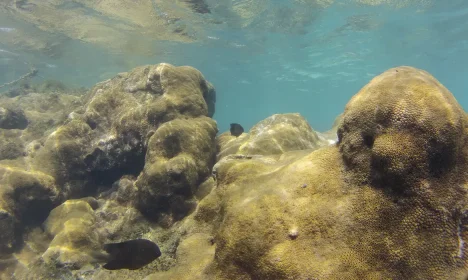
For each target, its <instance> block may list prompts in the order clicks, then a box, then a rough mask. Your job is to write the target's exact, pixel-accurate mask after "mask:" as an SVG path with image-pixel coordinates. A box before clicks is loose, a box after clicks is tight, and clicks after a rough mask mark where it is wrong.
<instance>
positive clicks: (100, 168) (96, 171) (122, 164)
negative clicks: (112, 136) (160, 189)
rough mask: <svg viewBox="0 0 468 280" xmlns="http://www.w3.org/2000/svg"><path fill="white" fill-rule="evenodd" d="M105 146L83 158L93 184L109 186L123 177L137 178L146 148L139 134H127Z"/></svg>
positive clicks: (142, 164) (141, 168)
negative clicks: (132, 176) (131, 176)
mask: <svg viewBox="0 0 468 280" xmlns="http://www.w3.org/2000/svg"><path fill="white" fill-rule="evenodd" d="M106 146H107V147H103V148H102V149H101V148H95V149H94V151H93V152H92V153H90V154H88V155H87V156H86V157H85V158H84V163H85V165H86V166H87V168H88V172H89V175H90V177H91V180H92V181H93V182H94V183H95V184H97V185H108V186H110V185H112V183H114V182H115V181H117V180H118V179H120V178H121V177H122V176H123V175H134V176H138V175H139V174H140V172H141V171H142V170H143V167H144V165H145V154H146V146H145V145H143V143H142V137H141V136H140V135H139V134H135V133H127V134H125V135H123V136H121V137H120V138H119V139H118V140H115V142H113V143H107V145H106Z"/></svg>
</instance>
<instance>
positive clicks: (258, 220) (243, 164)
mask: <svg viewBox="0 0 468 280" xmlns="http://www.w3.org/2000/svg"><path fill="white" fill-rule="evenodd" d="M466 120H467V119H466V114H465V112H464V111H463V110H462V109H461V108H460V106H459V105H458V103H457V102H456V101H455V99H454V98H453V96H452V94H451V93H450V92H449V91H448V90H447V89H446V88H445V87H443V86H442V85H441V84H440V83H439V82H438V81H437V80H436V79H435V78H434V77H432V76H431V75H430V74H428V73H427V72H424V71H422V70H419V69H415V68H411V67H398V68H394V69H390V70H388V71H386V72H385V73H383V74H381V75H379V76H377V77H376V78H374V79H373V80H372V81H371V82H370V83H369V84H368V85H366V86H365V87H364V88H363V89H362V90H361V91H360V92H359V93H358V94H356V95H355V96H354V97H353V98H352V100H351V101H350V102H349V103H348V105H347V106H346V109H345V111H344V114H343V116H342V118H340V119H339V120H338V122H337V129H338V137H339V141H338V142H337V143H336V144H335V145H330V146H326V147H322V148H319V149H316V150H314V151H310V150H299V151H290V152H284V153H280V154H275V153H274V152H273V153H270V154H268V153H264V154H262V155H246V154H244V155H234V153H233V155H229V156H225V157H223V158H222V159H221V160H220V161H219V162H217V164H216V165H215V167H214V171H215V174H216V188H215V189H214V190H213V191H212V192H211V193H210V194H209V195H207V196H206V197H205V198H204V199H203V200H202V201H201V202H200V203H199V206H198V209H197V211H196V212H195V213H194V215H193V219H194V220H195V221H196V224H198V225H204V224H209V225H210V226H211V228H210V227H209V226H204V228H205V230H206V231H207V232H208V233H209V234H211V235H212V236H214V237H213V242H212V243H213V244H214V245H211V244H210V243H207V242H205V243H202V242H200V244H205V246H204V248H205V250H208V249H209V248H211V246H215V247H216V248H215V250H214V251H212V254H211V256H210V259H211V261H212V263H211V264H210V265H206V266H204V267H202V268H200V267H196V266H195V264H196V263H198V262H197V260H196V258H195V257H193V258H192V259H191V261H188V260H187V259H190V256H186V259H184V258H183V257H181V259H180V260H178V261H180V262H182V263H187V262H189V263H192V266H191V267H190V268H187V269H195V268H196V269H198V270H197V272H198V275H201V276H198V278H196V279H462V276H463V275H464V274H465V273H466V272H467V267H468V263H467V258H466V253H467V248H466V245H465V240H466V238H467V236H468V235H467V234H468V232H467V230H466V229H467V219H466V217H465V216H466V211H467V190H468V189H467V173H466V165H465V164H466V163H465V159H466V136H467V134H466V124H467V122H466ZM222 137H227V136H225V135H224V136H220V138H219V139H220V140H222ZM241 137H243V136H239V138H241ZM244 137H247V136H244ZM218 143H219V144H220V146H221V149H220V150H221V151H223V150H224V149H226V148H228V147H229V145H230V143H229V142H228V141H218ZM223 144H224V145H223ZM223 148H224V149H223ZM189 236H190V235H189ZM171 271H172V272H173V274H171V275H170V276H167V274H168V273H170V272H171ZM161 278H162V279H176V278H177V279H194V278H190V277H187V276H184V275H183V273H180V272H179V271H178V270H177V269H174V270H169V271H168V272H164V273H156V274H153V275H152V276H149V277H147V278H146V279H161Z"/></svg>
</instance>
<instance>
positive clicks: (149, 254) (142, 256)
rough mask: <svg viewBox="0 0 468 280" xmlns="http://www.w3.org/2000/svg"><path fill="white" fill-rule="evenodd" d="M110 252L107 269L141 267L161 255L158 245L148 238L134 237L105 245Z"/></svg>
mask: <svg viewBox="0 0 468 280" xmlns="http://www.w3.org/2000/svg"><path fill="white" fill-rule="evenodd" d="M104 250H105V251H106V252H107V253H108V254H109V259H110V260H109V262H108V263H106V264H105V265H103V267H104V268H105V269H108V270H116V269H131V270H135V269H139V268H142V267H143V266H145V265H147V264H149V263H150V262H152V261H154V260H155V259H157V258H159V257H160V256H161V251H160V250H159V247H158V245H156V244H155V243H154V242H151V241H149V240H146V239H134V240H129V241H124V242H120V243H110V244H105V245H104Z"/></svg>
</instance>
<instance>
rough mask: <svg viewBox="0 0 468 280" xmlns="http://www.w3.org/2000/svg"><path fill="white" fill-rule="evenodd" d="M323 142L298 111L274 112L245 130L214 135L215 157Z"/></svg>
mask: <svg viewBox="0 0 468 280" xmlns="http://www.w3.org/2000/svg"><path fill="white" fill-rule="evenodd" d="M326 144H327V141H325V139H322V138H320V137H319V136H318V135H317V133H316V132H315V131H314V130H313V129H312V128H311V127H310V125H309V124H308V123H307V121H306V120H305V119H304V117H302V116H301V115H300V114H275V115H273V116H271V117H268V118H266V119H265V120H263V121H261V122H259V123H257V124H256V125H255V126H254V127H252V129H251V130H250V132H249V133H248V134H247V133H244V134H241V135H240V136H239V137H236V136H232V135H231V134H230V133H229V132H225V133H223V134H221V135H220V136H219V137H218V138H217V145H218V150H219V153H218V160H220V159H221V158H223V157H225V156H227V155H230V154H250V155H252V154H258V155H271V154H282V153H284V152H288V151H293V150H304V149H317V148H319V147H321V146H324V145H326Z"/></svg>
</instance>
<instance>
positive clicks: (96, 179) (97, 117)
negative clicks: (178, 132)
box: [33, 63, 215, 197]
mask: <svg viewBox="0 0 468 280" xmlns="http://www.w3.org/2000/svg"><path fill="white" fill-rule="evenodd" d="M214 102H215V91H214V88H213V86H212V85H211V84H210V83H208V82H207V81H206V80H205V79H204V78H203V76H202V74H201V73H200V72H199V71H198V70H196V69H194V68H192V67H188V66H181V67H175V66H172V65H170V64H165V63H162V64H158V65H152V66H143V67H138V68H135V69H133V70H132V71H131V72H128V73H121V74H119V75H117V76H116V77H114V78H113V79H110V80H107V81H104V82H101V83H99V84H97V85H96V86H95V87H94V88H93V89H91V91H90V92H89V94H88V95H87V96H86V104H85V106H84V107H83V108H80V109H77V110H76V111H74V112H72V113H70V114H69V119H68V121H67V123H65V124H64V125H63V126H61V127H59V128H58V129H57V130H56V131H54V132H53V133H52V134H51V135H50V136H49V137H48V138H47V140H46V141H45V143H44V148H43V149H41V151H39V152H38V153H37V155H36V156H35V160H34V162H33V164H34V168H36V169H38V170H41V171H42V172H45V173H48V174H51V175H52V176H53V177H54V178H56V180H57V181H58V182H60V183H62V185H64V188H63V190H62V191H63V192H64V193H66V196H69V197H70V196H80V195H88V194H89V192H90V190H92V189H95V188H96V187H95V185H111V184H112V183H114V182H115V181H117V180H119V179H120V178H121V177H122V176H124V175H133V176H138V175H139V174H140V172H141V171H142V170H143V168H144V167H145V164H146V163H145V162H149V159H147V158H146V159H145V157H146V156H147V153H146V152H147V149H148V145H149V144H148V143H151V141H150V140H151V138H152V137H153V135H156V137H159V138H160V139H162V138H161V137H162V135H161V133H158V130H159V129H160V127H161V129H163V130H164V129H166V128H163V125H164V124H165V123H170V122H172V121H174V122H175V123H180V124H183V128H185V127H191V126H197V123H198V122H199V121H198V120H197V119H199V118H203V117H204V118H206V119H208V117H211V116H212V114H213V113H214ZM209 121H211V120H204V121H202V122H209ZM211 122H213V121H211ZM175 123H174V124H175ZM192 123H193V124H192ZM213 125H214V122H213V123H212V124H211V125H210V127H209V128H207V129H208V130H210V131H212V130H213V128H212V126H213ZM171 126H172V125H168V126H166V127H171ZM214 127H215V125H214ZM198 129H205V127H202V126H200V127H199V128H198ZM193 132H194V134H184V135H182V136H183V137H196V136H197V135H198V132H195V131H193ZM200 133H201V132H200ZM210 133H211V132H210ZM210 135H211V136H210V137H208V138H207V139H205V140H206V141H209V145H210V146H214V144H213V143H214V137H215V134H213V133H211V134H210ZM164 137H165V136H164ZM190 139H191V138H190ZM205 140H203V141H205ZM166 141H168V140H166ZM212 142H213V143H212ZM205 144H206V143H205ZM180 152H181V153H184V148H181V150H180ZM203 152H206V153H208V154H207V155H203V157H204V158H211V154H214V153H215V151H214V149H212V150H206V151H203ZM210 164H211V165H212V164H213V163H210ZM210 164H208V165H210ZM204 168H205V169H207V167H204ZM208 169H209V168H208ZM208 173H209V171H204V173H203V174H201V175H203V176H205V175H206V174H208ZM140 181H141V180H140ZM140 186H141V184H140ZM142 188H143V189H144V188H147V186H142ZM148 188H149V187H148Z"/></svg>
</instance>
